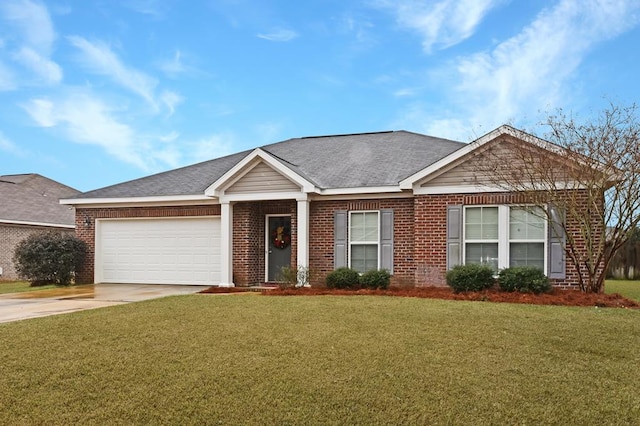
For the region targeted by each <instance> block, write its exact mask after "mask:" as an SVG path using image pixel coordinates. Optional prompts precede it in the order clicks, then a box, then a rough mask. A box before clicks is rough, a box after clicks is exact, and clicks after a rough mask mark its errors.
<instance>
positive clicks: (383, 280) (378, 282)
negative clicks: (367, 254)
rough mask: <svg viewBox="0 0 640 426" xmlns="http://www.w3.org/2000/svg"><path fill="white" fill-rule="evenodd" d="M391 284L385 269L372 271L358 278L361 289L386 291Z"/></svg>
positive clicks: (389, 276) (389, 275)
mask: <svg viewBox="0 0 640 426" xmlns="http://www.w3.org/2000/svg"><path fill="white" fill-rule="evenodd" d="M390 282H391V274H390V273H389V271H387V270H386V269H372V270H371V271H367V272H365V273H364V274H362V275H361V276H360V285H361V286H362V287H363V288H372V289H377V288H381V289H386V288H388V287H389V283H390Z"/></svg>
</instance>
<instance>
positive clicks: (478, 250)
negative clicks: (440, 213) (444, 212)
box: [464, 207, 499, 271]
mask: <svg viewBox="0 0 640 426" xmlns="http://www.w3.org/2000/svg"><path fill="white" fill-rule="evenodd" d="M464 231H465V256H464V263H467V264H468V263H482V264H487V265H489V266H491V267H492V268H493V269H494V270H496V271H497V270H498V267H499V265H498V242H499V240H498V207H468V208H467V209H466V216H465V223H464Z"/></svg>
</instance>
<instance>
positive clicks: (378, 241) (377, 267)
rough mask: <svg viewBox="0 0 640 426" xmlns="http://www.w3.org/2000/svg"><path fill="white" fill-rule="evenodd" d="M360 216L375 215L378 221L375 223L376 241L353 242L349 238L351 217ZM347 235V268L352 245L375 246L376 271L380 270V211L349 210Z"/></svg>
mask: <svg viewBox="0 0 640 426" xmlns="http://www.w3.org/2000/svg"><path fill="white" fill-rule="evenodd" d="M354 213H356V214H362V213H376V215H377V217H378V220H377V221H376V223H377V224H378V227H377V228H378V229H377V235H376V241H353V240H352V238H351V234H352V233H351V215H352V214H354ZM347 231H348V232H347V234H348V239H347V240H348V247H347V261H348V264H349V268H351V267H352V266H351V253H352V250H351V247H352V245H353V244H356V245H372V246H373V245H375V246H377V247H378V250H377V253H378V256H377V259H376V260H377V264H376V269H380V210H351V211H349V222H348V223H347Z"/></svg>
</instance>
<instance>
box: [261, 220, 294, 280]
mask: <svg viewBox="0 0 640 426" xmlns="http://www.w3.org/2000/svg"><path fill="white" fill-rule="evenodd" d="M266 247H267V261H266V264H267V281H268V282H274V281H281V277H280V271H281V270H282V268H283V267H290V266H291V216H267V244H266Z"/></svg>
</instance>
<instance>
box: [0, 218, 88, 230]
mask: <svg viewBox="0 0 640 426" xmlns="http://www.w3.org/2000/svg"><path fill="white" fill-rule="evenodd" d="M0 223H6V224H9V225H29V226H47V227H49V228H65V229H75V227H76V226H75V225H64V224H61V223H45V222H29V221H26V220H9V219H0Z"/></svg>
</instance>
